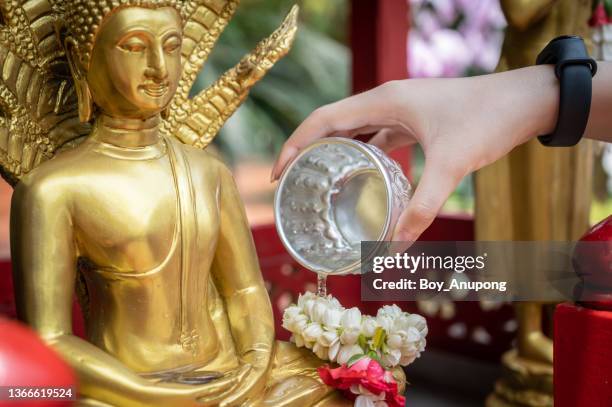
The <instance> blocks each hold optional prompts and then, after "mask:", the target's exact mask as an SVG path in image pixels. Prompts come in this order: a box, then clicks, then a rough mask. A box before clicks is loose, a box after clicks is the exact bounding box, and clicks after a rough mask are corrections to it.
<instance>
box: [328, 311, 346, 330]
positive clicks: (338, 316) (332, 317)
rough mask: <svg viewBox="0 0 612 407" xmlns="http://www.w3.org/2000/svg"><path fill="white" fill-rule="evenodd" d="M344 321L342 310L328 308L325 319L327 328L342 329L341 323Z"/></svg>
mask: <svg viewBox="0 0 612 407" xmlns="http://www.w3.org/2000/svg"><path fill="white" fill-rule="evenodd" d="M341 320H342V310H339V309H336V308H328V309H327V311H325V317H324V318H323V324H324V325H325V327H326V328H332V329H337V328H339V327H340V321H341Z"/></svg>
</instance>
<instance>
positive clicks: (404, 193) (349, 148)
mask: <svg viewBox="0 0 612 407" xmlns="http://www.w3.org/2000/svg"><path fill="white" fill-rule="evenodd" d="M410 194H411V187H410V184H409V183H408V180H407V179H406V177H405V176H404V174H403V173H402V170H401V168H400V167H399V165H398V164H397V163H396V162H395V161H393V160H391V159H390V158H389V157H387V156H386V155H385V154H384V153H383V152H382V151H381V150H379V149H378V148H376V147H374V146H372V145H369V144H365V143H362V142H360V141H356V140H351V139H346V138H339V137H332V138H325V139H322V140H319V141H317V142H315V143H313V144H311V145H310V146H308V147H306V148H305V149H304V150H302V151H301V153H300V154H299V155H298V157H296V159H295V160H294V161H293V162H292V163H291V164H290V165H289V166H288V167H287V169H286V170H285V171H284V173H283V175H282V176H281V179H280V181H279V185H278V188H277V191H276V195H275V202H274V212H275V221H276V228H277V230H278V233H279V235H280V237H281V240H282V242H283V244H284V245H285V247H286V248H287V250H288V251H289V253H290V254H291V255H292V256H293V258H295V260H296V261H297V262H298V263H300V264H301V265H302V266H304V267H306V268H308V269H309V270H312V271H314V272H317V273H322V274H347V273H355V272H359V265H360V259H361V241H385V240H389V239H390V237H391V234H392V232H393V225H395V223H396V222H397V218H398V217H399V215H400V213H401V211H402V210H403V208H404V207H405V205H406V203H407V202H408V200H409V198H410Z"/></svg>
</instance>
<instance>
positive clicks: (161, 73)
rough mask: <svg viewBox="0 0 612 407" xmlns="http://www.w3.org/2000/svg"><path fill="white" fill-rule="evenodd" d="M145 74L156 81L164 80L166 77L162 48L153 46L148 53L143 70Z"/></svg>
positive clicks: (166, 71)
mask: <svg viewBox="0 0 612 407" xmlns="http://www.w3.org/2000/svg"><path fill="white" fill-rule="evenodd" d="M145 76H146V77H147V78H150V79H154V80H157V81H161V80H164V79H166V78H167V77H168V68H167V65H166V58H165V55H164V51H163V49H161V47H160V49H157V48H153V49H152V50H151V53H150V54H149V61H148V67H147V69H146V70H145Z"/></svg>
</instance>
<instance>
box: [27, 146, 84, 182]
mask: <svg viewBox="0 0 612 407" xmlns="http://www.w3.org/2000/svg"><path fill="white" fill-rule="evenodd" d="M88 154H90V153H89V151H88V149H87V148H84V147H83V146H77V147H76V148H73V149H71V150H67V151H64V152H61V153H58V154H57V155H56V156H54V157H53V158H51V159H49V160H47V161H44V162H42V163H41V164H40V165H38V166H37V167H36V168H34V169H32V170H31V171H30V172H28V173H27V174H26V175H24V176H23V177H22V178H21V179H20V180H19V183H18V186H19V187H20V188H21V189H26V188H27V189H50V188H53V189H54V190H59V189H61V188H63V187H67V186H69V185H70V184H72V182H71V180H73V179H74V178H73V177H74V176H76V175H84V173H85V172H86V167H87V165H86V164H87V163H88V162H90V161H89V160H88V159H87V155H88Z"/></svg>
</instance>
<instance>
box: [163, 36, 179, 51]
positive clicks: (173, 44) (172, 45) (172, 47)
mask: <svg viewBox="0 0 612 407" xmlns="http://www.w3.org/2000/svg"><path fill="white" fill-rule="evenodd" d="M180 47H181V40H180V39H179V38H177V37H172V38H170V39H168V40H167V41H166V42H165V43H164V51H165V52H166V53H168V54H171V53H173V52H174V51H176V50H178V49H179V48H180Z"/></svg>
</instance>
